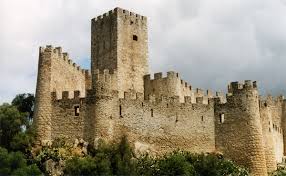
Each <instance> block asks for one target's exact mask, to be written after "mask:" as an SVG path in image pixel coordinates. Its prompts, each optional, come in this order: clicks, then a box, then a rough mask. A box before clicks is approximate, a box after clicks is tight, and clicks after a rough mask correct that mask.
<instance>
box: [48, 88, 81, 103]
mask: <svg viewBox="0 0 286 176" xmlns="http://www.w3.org/2000/svg"><path fill="white" fill-rule="evenodd" d="M51 97H52V100H53V101H56V100H79V99H82V98H85V97H82V96H81V92H80V91H79V90H75V91H63V92H61V94H58V93H57V92H51Z"/></svg>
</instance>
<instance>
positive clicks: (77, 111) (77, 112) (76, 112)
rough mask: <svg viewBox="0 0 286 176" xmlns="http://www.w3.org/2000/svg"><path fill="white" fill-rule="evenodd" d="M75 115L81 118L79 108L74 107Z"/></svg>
mask: <svg viewBox="0 0 286 176" xmlns="http://www.w3.org/2000/svg"><path fill="white" fill-rule="evenodd" d="M74 115H75V116H79V106H75V107H74Z"/></svg>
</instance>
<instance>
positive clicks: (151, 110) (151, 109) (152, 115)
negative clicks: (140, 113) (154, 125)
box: [151, 109, 153, 117]
mask: <svg viewBox="0 0 286 176" xmlns="http://www.w3.org/2000/svg"><path fill="white" fill-rule="evenodd" d="M151 117H153V109H151Z"/></svg>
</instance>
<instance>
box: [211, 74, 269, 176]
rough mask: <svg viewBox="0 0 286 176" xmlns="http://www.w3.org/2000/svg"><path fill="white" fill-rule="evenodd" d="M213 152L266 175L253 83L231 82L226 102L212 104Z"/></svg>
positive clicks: (255, 172) (254, 84)
mask: <svg viewBox="0 0 286 176" xmlns="http://www.w3.org/2000/svg"><path fill="white" fill-rule="evenodd" d="M215 118H216V119H215V132H216V149H217V150H218V151H220V152H222V153H223V154H224V155H225V157H227V158H230V159H232V160H233V161H235V162H236V163H238V164H240V165H243V166H245V167H247V168H249V169H250V173H251V174H252V175H257V176H263V175H265V176H266V175H267V169H266V160H265V154H264V145H263V137H262V124H261V120H260V113H259V102H258V90H257V85H256V82H251V81H249V80H247V81H245V83H244V84H240V83H238V82H232V83H231V84H230V86H229V94H228V96H227V103H225V104H220V103H218V102H216V104H215Z"/></svg>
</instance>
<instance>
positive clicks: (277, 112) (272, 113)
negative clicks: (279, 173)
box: [260, 97, 284, 171]
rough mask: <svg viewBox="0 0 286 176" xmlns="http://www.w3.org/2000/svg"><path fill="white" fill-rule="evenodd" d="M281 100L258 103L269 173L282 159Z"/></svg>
mask: <svg viewBox="0 0 286 176" xmlns="http://www.w3.org/2000/svg"><path fill="white" fill-rule="evenodd" d="M282 108H283V98H282V97H278V98H277V99H275V100H274V99H272V97H268V98H267V99H266V100H261V101H260V116H261V120H262V129H263V139H264V145H265V146H264V147H265V156H266V162H267V167H268V170H269V171H273V170H275V169H276V164H277V163H280V162H282V157H283V150H284V144H283V130H282V129H283V128H282V112H283V111H282Z"/></svg>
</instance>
